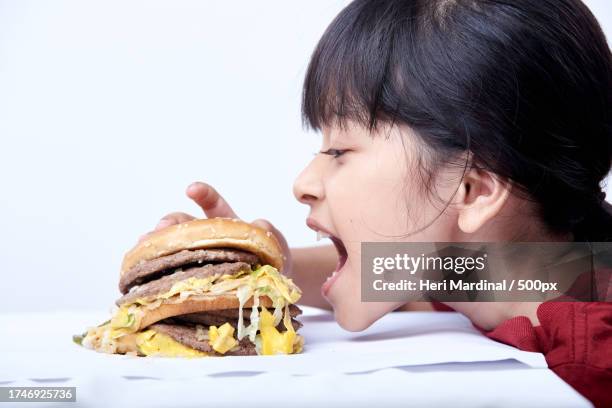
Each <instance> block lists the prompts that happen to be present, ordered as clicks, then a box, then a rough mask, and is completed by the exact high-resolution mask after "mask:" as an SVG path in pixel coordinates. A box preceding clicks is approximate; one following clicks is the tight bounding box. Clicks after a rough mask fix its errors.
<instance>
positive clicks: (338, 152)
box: [319, 149, 348, 159]
mask: <svg viewBox="0 0 612 408" xmlns="http://www.w3.org/2000/svg"><path fill="white" fill-rule="evenodd" d="M347 151H348V150H346V149H344V150H343V149H327V150H321V151H320V152H319V153H322V154H328V155H330V156H334V159H337V158H338V157H340V156H342V155H343V154H344V153H346V152H347Z"/></svg>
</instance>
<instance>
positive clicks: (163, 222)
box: [155, 219, 174, 229]
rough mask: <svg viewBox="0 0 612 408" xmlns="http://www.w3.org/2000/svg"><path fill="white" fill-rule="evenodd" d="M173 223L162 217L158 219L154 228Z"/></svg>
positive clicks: (164, 226)
mask: <svg viewBox="0 0 612 408" xmlns="http://www.w3.org/2000/svg"><path fill="white" fill-rule="evenodd" d="M172 224H174V223H173V222H172V221H171V220H168V219H162V220H160V221H159V222H158V223H157V225H156V226H155V229H160V228H166V227H167V226H169V225H172Z"/></svg>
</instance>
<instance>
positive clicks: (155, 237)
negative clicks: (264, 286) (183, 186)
mask: <svg viewBox="0 0 612 408" xmlns="http://www.w3.org/2000/svg"><path fill="white" fill-rule="evenodd" d="M205 248H235V249H241V250H244V251H248V252H251V253H252V254H255V255H257V257H258V258H259V260H260V261H261V263H262V264H264V265H271V266H273V267H275V268H276V269H278V270H279V271H281V270H282V268H283V258H284V257H283V252H282V250H281V246H280V244H279V242H278V240H277V239H276V237H275V236H274V234H272V233H271V232H270V231H267V230H265V229H263V228H261V227H258V226H256V225H253V224H249V223H247V222H244V221H241V220H238V219H234V218H222V217H218V218H206V219H196V220H191V221H188V222H184V223H181V224H175V225H171V226H169V227H166V228H163V229H161V230H159V231H155V232H153V233H151V235H149V236H148V237H147V239H145V240H144V241H142V242H140V243H138V244H137V245H136V246H135V247H134V248H132V249H131V250H130V251H129V252H128V253H126V254H125V256H124V258H123V263H122V264H121V276H123V275H124V274H125V273H126V272H127V271H129V270H130V269H131V268H132V267H133V266H135V265H136V264H139V263H142V262H146V261H150V260H152V259H156V258H159V257H161V256H166V255H171V254H174V253H176V252H179V251H182V250H184V249H205Z"/></svg>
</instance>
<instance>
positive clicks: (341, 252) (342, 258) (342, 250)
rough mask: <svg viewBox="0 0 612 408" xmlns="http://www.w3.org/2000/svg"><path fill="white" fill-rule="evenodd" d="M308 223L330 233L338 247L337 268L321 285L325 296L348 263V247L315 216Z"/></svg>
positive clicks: (322, 293)
mask: <svg viewBox="0 0 612 408" xmlns="http://www.w3.org/2000/svg"><path fill="white" fill-rule="evenodd" d="M306 225H308V227H309V228H310V229H312V230H314V231H316V232H323V233H325V234H327V235H329V239H330V240H331V242H332V243H333V244H334V247H335V248H336V252H337V253H338V263H337V264H336V269H335V270H334V271H333V272H332V274H331V275H330V276H328V277H327V279H326V280H325V282H323V285H321V295H323V297H327V293H328V292H329V289H330V288H331V287H332V285H333V284H334V282H335V281H336V280H337V279H338V276H340V270H341V269H342V267H343V266H344V264H345V263H346V260H347V259H348V253H347V251H346V247H345V246H344V243H343V242H342V240H341V239H340V238H338V237H336V236H335V235H334V234H333V233H332V232H331V231H329V230H328V229H326V228H324V227H323V226H322V225H321V224H319V223H318V222H317V221H316V220H315V219H314V218H310V217H309V218H307V219H306Z"/></svg>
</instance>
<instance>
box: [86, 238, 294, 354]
mask: <svg viewBox="0 0 612 408" xmlns="http://www.w3.org/2000/svg"><path fill="white" fill-rule="evenodd" d="M200 251H202V250H200ZM204 251H211V250H204ZM223 251H226V250H222V251H221V253H215V255H214V256H217V257H218V258H216V259H217V260H218V259H220V258H219V257H220V256H221V254H222V253H225V254H227V253H226V252H223ZM187 252H197V251H187ZM240 252H242V253H240ZM181 253H182V255H180V256H181V257H182V258H181V259H182V260H183V261H185V260H188V263H187V264H181V265H180V267H175V268H174V269H173V270H169V269H168V268H166V267H167V266H168V265H170V264H172V265H174V263H175V262H177V261H176V259H178V258H176V257H175V258H172V260H170V259H169V258H166V259H165V260H162V261H158V262H157V263H156V264H155V265H156V267H155V268H150V267H146V268H144V269H146V272H147V273H143V272H142V271H143V270H144V269H143V266H142V265H141V266H140V267H139V268H140V269H139V270H140V272H139V273H140V275H138V273H132V278H133V280H132V281H130V282H129V283H128V281H124V282H123V283H124V286H125V287H126V288H127V287H129V290H128V292H127V293H125V294H124V296H122V297H121V298H120V299H118V300H117V302H116V304H117V307H116V309H115V311H114V313H113V316H112V318H111V319H110V320H109V321H108V322H106V323H104V324H102V325H100V326H98V327H94V328H90V329H89V330H88V331H87V332H86V333H84V335H83V336H77V337H76V339H75V340H76V341H78V342H80V343H81V344H82V345H84V346H86V347H89V348H93V349H95V350H98V351H103V352H107V353H120V354H126V353H127V354H136V355H142V356H145V355H160V356H168V357H178V356H180V357H201V356H211V355H253V354H264V355H269V354H291V353H298V352H300V351H301V350H302V345H303V339H302V337H301V336H299V335H298V334H297V333H296V330H297V329H299V327H300V326H301V324H300V323H299V322H298V321H297V320H295V319H294V317H295V316H296V315H297V314H299V313H301V311H300V310H299V308H298V307H297V306H295V305H293V304H294V303H295V302H297V300H298V299H299V298H300V296H301V292H300V290H299V289H298V288H297V286H295V284H294V283H293V282H292V280H291V279H289V278H287V277H285V276H284V275H282V274H280V273H279V272H278V271H277V270H276V269H275V268H274V267H272V266H270V265H259V264H254V268H253V264H252V263H251V262H250V261H253V259H247V257H246V256H243V255H244V254H247V255H252V254H248V253H246V252H243V251H235V252H233V253H232V254H231V255H227V256H226V255H223V256H225V258H224V259H226V258H228V257H230V256H232V257H234V258H233V259H232V261H233V262H221V263H207V264H204V265H199V264H198V263H197V262H196V266H194V264H193V263H192V262H191V261H192V260H193V259H195V258H197V257H196V256H195V255H194V254H186V253H185V251H182V252H181ZM201 256H205V257H210V256H212V255H211V254H210V253H202V252H199V255H198V257H201ZM253 256H254V255H253ZM238 257H240V259H242V260H240V261H238V260H237V259H238ZM226 260H228V259H226ZM244 261H246V262H244ZM149 266H150V265H149ZM130 272H131V271H128V274H129V273H130ZM151 276H154V277H156V278H157V279H152V280H148V281H145V278H146V277H151ZM133 282H141V283H140V284H137V285H132V286H130V284H132V283H133ZM220 295H231V296H236V297H237V298H238V300H239V308H238V309H237V310H236V309H233V310H232V309H228V310H216V311H206V312H199V313H190V314H185V315H181V316H174V317H172V318H168V319H164V320H162V321H160V322H157V323H155V324H152V325H150V326H149V327H147V328H146V329H144V330H139V327H140V322H141V319H142V318H143V316H144V315H145V313H146V312H147V311H150V310H154V309H156V308H158V307H160V306H161V305H163V304H169V303H181V302H184V301H186V300H187V299H190V300H197V299H205V298H206V299H210V298H211V297H214V296H220ZM261 296H266V297H268V298H270V299H271V300H272V308H271V309H270V310H268V309H266V307H264V306H263V305H260V304H259V298H260V297H261ZM251 298H252V299H253V306H252V307H250V308H246V307H245V304H246V302H247V301H248V300H249V299H251Z"/></svg>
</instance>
